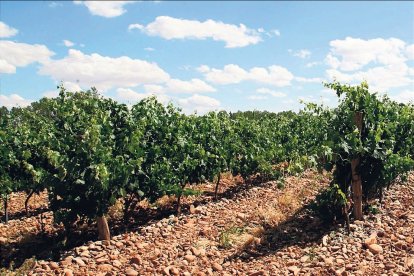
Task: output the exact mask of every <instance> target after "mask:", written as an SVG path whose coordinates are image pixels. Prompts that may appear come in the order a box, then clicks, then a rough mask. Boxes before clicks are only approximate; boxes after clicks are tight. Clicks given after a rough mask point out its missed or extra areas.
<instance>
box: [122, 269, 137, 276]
mask: <svg viewBox="0 0 414 276" xmlns="http://www.w3.org/2000/svg"><path fill="white" fill-rule="evenodd" d="M138 274H139V273H138V272H137V271H135V270H133V269H130V268H129V269H127V270H125V275H126V276H138Z"/></svg>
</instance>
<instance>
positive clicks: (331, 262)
mask: <svg viewBox="0 0 414 276" xmlns="http://www.w3.org/2000/svg"><path fill="white" fill-rule="evenodd" d="M323 261H324V262H325V264H327V265H333V261H334V258H332V257H329V258H324V259H323Z"/></svg>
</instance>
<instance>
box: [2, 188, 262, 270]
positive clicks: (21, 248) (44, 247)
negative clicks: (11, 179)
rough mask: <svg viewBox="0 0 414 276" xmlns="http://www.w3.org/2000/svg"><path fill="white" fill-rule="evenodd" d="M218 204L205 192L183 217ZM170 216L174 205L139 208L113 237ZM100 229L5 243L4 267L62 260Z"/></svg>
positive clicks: (116, 223) (185, 207) (233, 191)
mask: <svg viewBox="0 0 414 276" xmlns="http://www.w3.org/2000/svg"><path fill="white" fill-rule="evenodd" d="M265 185H267V183H252V182H251V181H248V182H247V183H239V184H238V185H234V186H231V187H229V188H227V189H226V190H225V191H224V192H222V193H219V194H218V199H221V198H227V199H231V198H233V197H234V196H235V195H237V194H240V193H242V192H243V191H248V190H250V189H251V188H253V187H261V186H265ZM212 201H214V193H212V192H204V193H203V194H202V196H200V197H199V198H198V199H196V200H195V201H192V202H189V203H185V204H182V208H181V209H182V214H183V215H186V214H189V213H190V211H189V209H190V205H195V206H200V205H205V204H207V203H209V202H212ZM46 211H48V210H47V209H44V208H39V209H36V210H31V212H30V216H37V215H39V214H42V213H44V212H46ZM170 215H176V206H174V205H170V206H167V207H166V208H159V209H151V208H146V209H137V210H136V211H135V213H134V214H133V215H132V216H131V219H130V220H129V222H128V223H126V224H125V223H124V221H123V220H121V219H120V220H111V221H110V231H111V235H120V234H124V233H127V232H130V231H137V230H139V229H140V228H142V227H145V226H147V225H148V224H150V223H153V222H157V221H159V220H161V219H163V218H167V217H169V216H170ZM25 217H26V213H25V212H19V213H15V214H13V215H12V216H11V217H10V220H11V219H22V218H25ZM96 240H97V233H96V228H95V226H94V225H93V224H92V225H90V226H89V227H87V228H83V229H82V230H80V229H77V230H74V231H71V232H70V234H68V235H65V233H64V231H63V229H62V228H61V227H60V228H58V230H56V231H55V232H48V233H42V232H37V233H35V234H34V233H33V234H28V235H27V236H25V237H24V238H23V239H21V240H20V241H19V242H11V243H6V244H2V245H1V246H0V268H1V267H5V268H9V267H10V266H11V265H12V266H13V268H18V267H20V266H21V265H22V264H23V263H24V261H25V260H27V259H29V258H32V257H34V258H36V259H37V260H55V261H57V260H59V259H60V257H61V256H62V253H64V251H68V250H71V249H73V248H75V247H77V246H80V245H83V244H85V243H87V242H88V241H96Z"/></svg>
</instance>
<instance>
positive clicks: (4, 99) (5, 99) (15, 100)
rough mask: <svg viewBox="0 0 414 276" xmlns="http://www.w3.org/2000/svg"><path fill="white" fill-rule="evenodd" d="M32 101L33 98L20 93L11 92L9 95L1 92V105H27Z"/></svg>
mask: <svg viewBox="0 0 414 276" xmlns="http://www.w3.org/2000/svg"><path fill="white" fill-rule="evenodd" d="M31 102H32V100H28V99H25V98H23V97H22V96H20V95H18V94H10V95H9V96H7V95H1V94H0V106H5V107H7V108H12V107H25V106H28V105H30V103H31Z"/></svg>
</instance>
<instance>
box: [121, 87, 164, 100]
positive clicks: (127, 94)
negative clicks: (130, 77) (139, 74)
mask: <svg viewBox="0 0 414 276" xmlns="http://www.w3.org/2000/svg"><path fill="white" fill-rule="evenodd" d="M116 94H117V98H116V99H118V100H121V101H126V102H129V103H136V102H139V101H141V100H142V99H145V98H148V97H153V96H155V97H156V98H157V100H159V101H160V102H162V103H164V104H165V103H168V101H169V100H170V98H169V97H168V96H167V95H165V94H158V93H148V92H145V93H138V92H136V91H135V90H132V89H130V88H122V87H121V88H118V89H117V90H116Z"/></svg>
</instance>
